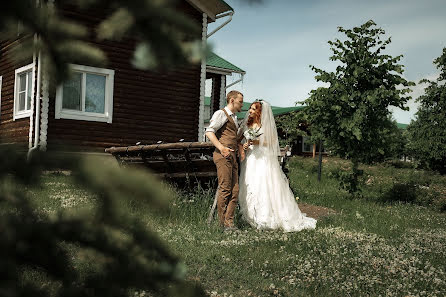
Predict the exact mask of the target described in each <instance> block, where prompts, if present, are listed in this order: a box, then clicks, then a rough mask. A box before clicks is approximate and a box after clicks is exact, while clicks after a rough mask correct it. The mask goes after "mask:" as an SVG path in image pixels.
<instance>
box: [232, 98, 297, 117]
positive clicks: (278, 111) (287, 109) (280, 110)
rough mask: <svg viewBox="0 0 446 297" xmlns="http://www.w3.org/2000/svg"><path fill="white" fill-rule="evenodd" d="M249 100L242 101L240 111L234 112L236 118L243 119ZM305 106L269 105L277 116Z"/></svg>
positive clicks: (249, 104)
mask: <svg viewBox="0 0 446 297" xmlns="http://www.w3.org/2000/svg"><path fill="white" fill-rule="evenodd" d="M251 104H252V103H251V102H243V107H242V111H241V112H238V113H236V115H237V118H239V119H243V118H244V117H245V116H246V113H247V112H248V110H249V107H250V106H251ZM304 108H305V106H291V107H278V106H271V110H272V112H273V115H274V116H275V117H276V116H279V115H282V114H286V113H289V112H293V111H297V110H301V109H304Z"/></svg>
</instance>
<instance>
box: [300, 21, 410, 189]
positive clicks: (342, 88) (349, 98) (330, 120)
mask: <svg viewBox="0 0 446 297" xmlns="http://www.w3.org/2000/svg"><path fill="white" fill-rule="evenodd" d="M338 31H339V32H341V33H343V34H345V35H346V40H345V41H341V40H339V39H336V40H335V41H329V42H328V43H329V44H330V47H331V50H332V51H333V56H331V57H330V60H332V61H337V62H338V66H337V67H336V71H335V72H327V71H324V70H321V69H319V68H316V67H314V66H310V67H311V68H312V69H313V70H314V71H315V72H316V73H317V75H316V76H315V78H316V80H317V81H319V82H324V83H326V84H328V86H327V87H320V88H318V89H316V90H312V91H311V93H310V97H309V98H308V99H307V100H305V103H306V104H307V105H308V108H306V109H305V113H306V114H307V117H308V120H309V122H310V125H311V126H312V130H314V133H315V134H318V135H321V136H322V137H323V139H324V144H325V147H327V148H329V149H330V150H331V151H332V152H333V153H334V154H337V155H339V156H340V157H343V158H347V159H349V160H351V161H352V172H351V174H350V175H349V176H348V177H347V179H348V183H347V184H348V190H349V191H350V192H351V193H354V192H357V191H358V190H359V188H358V177H359V176H360V175H361V171H360V170H359V169H358V166H359V163H371V162H375V161H378V160H381V159H382V157H383V156H384V155H385V148H386V145H387V141H386V139H388V138H386V137H385V135H386V134H388V133H389V131H390V130H391V129H392V122H391V117H390V111H389V109H388V107H389V106H396V107H399V108H401V109H404V110H407V108H406V107H405V106H404V104H405V103H406V102H407V100H409V99H410V96H406V94H407V93H408V92H410V89H409V88H408V87H409V86H412V85H414V84H413V83H412V82H409V81H407V80H405V79H404V78H403V77H402V74H403V71H404V70H403V65H400V64H398V62H399V60H400V59H401V57H402V56H401V55H400V56H397V57H392V56H390V55H386V54H383V53H382V52H383V50H384V49H385V48H386V46H387V45H388V44H389V43H390V42H391V39H390V38H388V39H386V40H382V39H381V36H382V35H384V34H385V32H384V30H383V29H381V28H377V27H376V24H375V23H374V22H373V21H372V20H370V21H368V22H366V23H365V24H363V25H361V26H360V27H354V28H353V29H344V28H342V27H339V28H338Z"/></svg>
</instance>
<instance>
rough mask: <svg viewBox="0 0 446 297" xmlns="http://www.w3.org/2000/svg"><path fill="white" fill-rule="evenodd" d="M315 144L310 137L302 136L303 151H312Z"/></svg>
mask: <svg viewBox="0 0 446 297" xmlns="http://www.w3.org/2000/svg"><path fill="white" fill-rule="evenodd" d="M312 151H313V144H312V143H311V141H310V137H307V136H303V137H302V152H305V153H306V152H312Z"/></svg>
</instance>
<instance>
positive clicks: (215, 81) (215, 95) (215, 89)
mask: <svg viewBox="0 0 446 297" xmlns="http://www.w3.org/2000/svg"><path fill="white" fill-rule="evenodd" d="M220 90H221V74H220V75H215V76H214V77H213V78H212V97H211V98H212V104H211V106H212V110H211V115H212V114H214V112H216V111H217V110H219V109H220Z"/></svg>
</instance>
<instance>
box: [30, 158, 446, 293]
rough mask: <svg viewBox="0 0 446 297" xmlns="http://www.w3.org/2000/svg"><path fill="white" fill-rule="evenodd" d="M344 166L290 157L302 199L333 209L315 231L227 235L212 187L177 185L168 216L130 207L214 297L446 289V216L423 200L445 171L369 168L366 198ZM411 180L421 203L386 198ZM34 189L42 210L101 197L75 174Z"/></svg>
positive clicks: (440, 186) (439, 186)
mask: <svg viewBox="0 0 446 297" xmlns="http://www.w3.org/2000/svg"><path fill="white" fill-rule="evenodd" d="M347 167H348V162H345V161H344V160H339V159H326V161H325V163H324V169H323V177H322V181H321V182H318V181H317V163H316V162H315V161H313V160H312V159H306V158H294V159H292V161H291V162H290V163H289V168H290V185H291V188H292V189H293V191H294V193H295V194H296V196H298V197H299V198H300V199H299V202H304V203H308V204H314V205H319V206H325V207H329V208H332V209H334V210H335V214H333V215H330V216H328V217H325V218H322V219H320V220H319V221H318V224H317V228H316V230H305V231H302V232H296V233H282V232H280V231H258V230H255V229H252V228H251V227H249V226H248V225H246V224H245V223H243V220H242V218H240V217H237V224H238V226H239V227H240V228H241V231H239V232H234V233H223V232H221V231H220V230H219V229H218V228H217V225H216V221H215V220H214V221H213V224H212V225H211V226H208V225H207V223H206V220H207V216H208V212H209V208H210V206H211V205H212V202H213V199H214V190H213V187H207V186H202V187H197V188H195V189H194V190H189V191H186V190H178V189H176V195H175V197H174V199H173V200H172V202H171V210H170V213H169V214H168V215H167V216H153V215H150V214H149V213H150V209H146V208H145V207H144V206H143V205H135V204H133V203H132V202H131V200H130V202H126V203H125V204H124V205H123V207H131V209H132V211H133V212H134V214H135V215H138V216H140V217H141V218H142V219H143V220H145V221H146V222H147V224H150V225H151V226H152V227H153V228H154V229H155V230H157V232H159V234H160V236H161V237H162V238H163V239H164V240H165V242H166V243H167V244H168V245H169V246H170V247H171V248H172V249H173V250H174V251H175V252H176V253H177V254H179V255H181V257H182V258H183V259H184V261H185V263H186V264H187V267H188V277H189V279H190V280H193V281H197V282H200V283H202V284H203V285H204V287H205V288H206V289H207V291H208V293H209V295H211V296H227V297H228V296H230V295H232V296H444V295H446V268H445V267H446V215H445V214H444V213H441V212H440V211H439V210H438V208H436V207H435V205H434V204H432V202H430V203H428V204H426V205H425V206H422V205H418V204H417V203H418V202H417V201H418V200H419V199H420V198H422V197H423V196H426V193H429V195H432V200H430V201H435V200H436V199H438V197H437V196H436V194H435V193H437V192H439V193H443V192H442V191H444V189H445V187H444V185H445V184H444V180H443V177H441V176H436V175H431V174H430V173H428V172H422V171H414V170H412V169H407V168H394V167H391V166H386V165H378V166H365V167H364V168H363V169H364V170H365V173H366V175H365V180H364V186H363V191H362V195H363V196H362V198H351V197H350V196H349V194H348V193H347V192H345V191H343V190H340V189H339V187H338V181H337V180H336V178H334V176H335V174H334V173H335V172H336V170H347ZM409 181H413V182H414V183H415V182H416V183H415V184H416V191H418V190H422V191H424V192H416V193H415V202H414V201H413V199H412V198H411V199H412V200H410V201H406V202H403V201H404V199H402V198H398V199H393V198H392V199H388V198H383V195H385V194H386V193H392V192H391V191H390V190H391V189H392V188H393V187H394V185H395V184H398V183H406V182H409ZM423 187H428V188H423ZM396 190H398V191H397V192H398V193H401V192H402V191H403V190H400V189H398V188H397V189H396ZM396 190H395V189H394V191H396ZM406 190H408V189H404V191H406ZM423 193H424V194H423ZM72 194H73V195H75V196H76V197H78V199H76V203H75V204H74V205H67V204H63V202H62V201H65V200H67V199H65V198H62V197H61V196H63V197H71V195H72ZM34 195H35V198H36V203H37V204H38V206H39V207H40V208H41V209H43V210H45V211H52V210H56V209H58V208H62V207H71V208H72V209H76V208H79V209H80V208H82V207H87V206H88V205H90V204H91V205H94V197H91V196H89V195H88V193H85V192H83V191H82V190H79V189H77V188H76V187H75V186H73V185H72V184H71V183H70V178H69V177H63V176H47V177H46V187H45V188H44V189H41V191H39V192H36V193H34ZM44 196H47V197H46V198H45V197H44ZM403 198H404V197H403ZM419 204H422V203H419ZM85 271H88V267H86V268H85Z"/></svg>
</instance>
